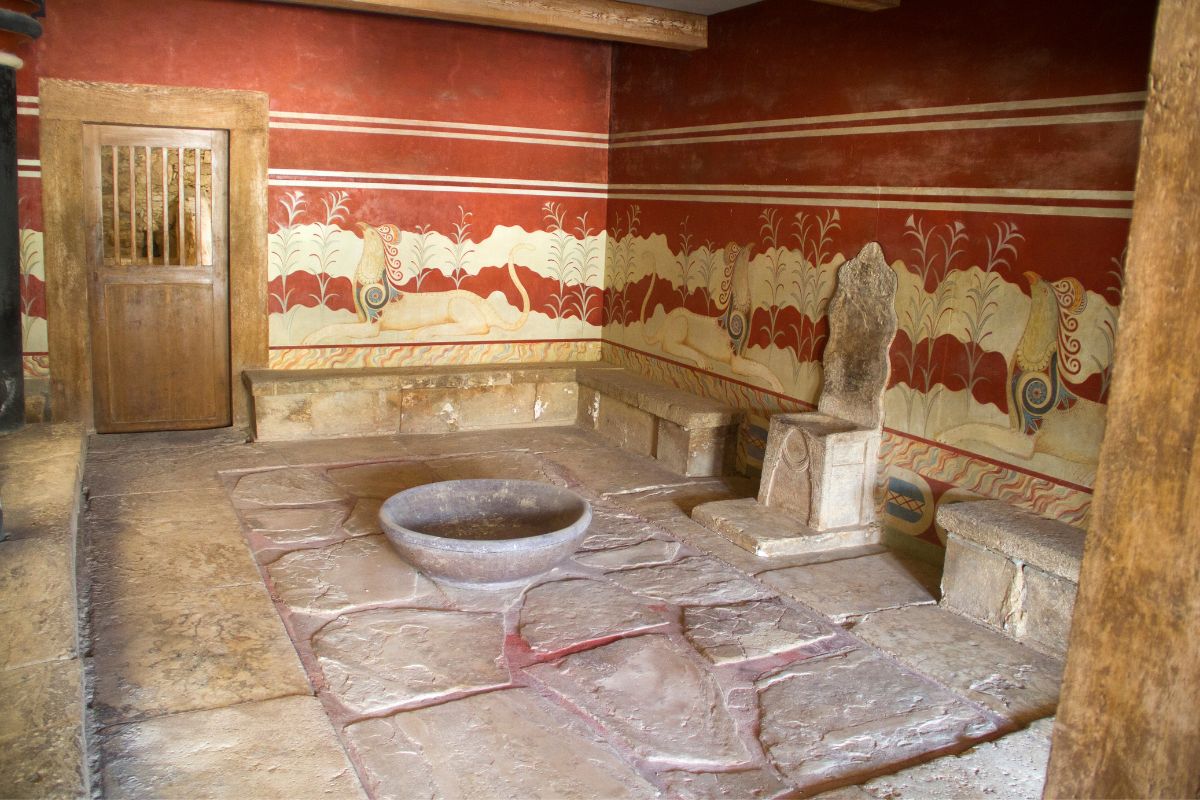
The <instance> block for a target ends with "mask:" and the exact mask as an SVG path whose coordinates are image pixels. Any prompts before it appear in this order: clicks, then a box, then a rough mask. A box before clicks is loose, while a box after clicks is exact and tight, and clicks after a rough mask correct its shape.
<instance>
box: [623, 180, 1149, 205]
mask: <svg viewBox="0 0 1200 800" xmlns="http://www.w3.org/2000/svg"><path fill="white" fill-rule="evenodd" d="M608 188H609V190H610V191H633V192H639V191H640V192H645V191H676V192H678V191H683V192H757V193H760V194H761V193H764V192H770V193H782V194H822V193H824V194H866V195H903V196H912V197H1014V198H1044V199H1047V200H1104V201H1109V202H1114V203H1117V202H1133V192H1121V191H1107V190H1100V189H1001V188H977V187H971V188H950V187H942V186H797V185H790V184H789V185H764V184H743V183H710V184H699V183H614V184H610V185H609V187H608Z"/></svg>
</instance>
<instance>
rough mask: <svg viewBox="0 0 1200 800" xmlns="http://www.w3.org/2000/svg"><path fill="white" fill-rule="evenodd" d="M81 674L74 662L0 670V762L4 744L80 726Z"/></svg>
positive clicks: (69, 660)
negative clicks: (35, 733) (37, 733)
mask: <svg viewBox="0 0 1200 800" xmlns="http://www.w3.org/2000/svg"><path fill="white" fill-rule="evenodd" d="M80 672H81V670H80V665H79V662H78V661H77V660H75V659H66V660H63V661H47V662H44V663H41V664H31V665H29V666H27V667H19V668H17V669H6V670H0V697H2V698H4V702H3V703H0V760H4V759H5V758H6V756H5V754H4V750H5V748H4V746H3V743H5V742H9V741H11V740H12V739H16V738H20V737H22V736H24V735H26V734H28V733H29V732H31V731H36V730H41V729H44V728H62V727H67V726H69V725H72V724H74V725H79V723H80V722H81V721H82V719H83V708H82V704H83V695H82V691H81V688H80V681H81V677H80ZM0 786H2V784H0Z"/></svg>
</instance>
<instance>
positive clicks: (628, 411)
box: [577, 366, 739, 477]
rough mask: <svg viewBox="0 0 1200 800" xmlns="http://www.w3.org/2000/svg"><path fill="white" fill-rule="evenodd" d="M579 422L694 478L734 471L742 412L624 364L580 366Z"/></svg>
mask: <svg viewBox="0 0 1200 800" xmlns="http://www.w3.org/2000/svg"><path fill="white" fill-rule="evenodd" d="M577 378H578V382H579V422H580V424H581V425H584V426H586V427H590V428H593V429H595V430H596V431H597V432H598V433H600V435H602V436H604V437H605V438H607V439H609V440H610V441H612V442H613V443H615V444H616V445H617V446H619V447H621V448H623V449H625V450H629V451H632V452H634V453H640V454H642V455H645V456H651V457H653V458H656V459H658V460H659V461H661V462H662V463H663V465H664V466H666V467H667V468H668V469H670V470H672V471H673V472H678V473H680V474H681V475H687V476H690V477H707V476H713V475H722V474H725V473H726V472H728V471H731V469H732V465H733V459H734V454H735V450H736V445H737V425H738V419H739V417H738V413H737V412H736V411H735V410H734V409H733V408H730V407H729V406H726V405H723V404H721V403H719V402H717V401H715V400H709V399H706V398H703V397H699V396H697V395H694V394H691V393H690V392H685V391H683V390H680V389H672V388H670V387H666V386H663V385H661V384H657V383H654V382H652V381H648V380H646V379H644V378H640V377H638V376H636V375H633V374H632V373H629V372H626V371H625V370H623V369H614V368H612V367H605V366H599V367H580V368H579V369H578V370H577Z"/></svg>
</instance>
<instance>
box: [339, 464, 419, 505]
mask: <svg viewBox="0 0 1200 800" xmlns="http://www.w3.org/2000/svg"><path fill="white" fill-rule="evenodd" d="M326 474H327V475H328V476H329V480H331V481H333V482H334V483H336V484H337V485H338V486H340V487H342V489H343V490H345V491H346V492H347V493H348V494H352V495H354V496H355V497H373V498H375V499H377V500H386V499H387V498H389V497H391V496H392V495H394V494H395V493H396V492H402V491H404V490H405V489H411V488H412V487H414V486H421V485H423V484H426V483H431V482H433V481H435V480H437V478H436V477H434V475H433V472H432V470H431V469H430V467H429V464H428V463H427V462H425V461H385V462H383V463H377V464H359V465H357V466H354V467H340V468H338V469H331V470H329V472H328V473H326Z"/></svg>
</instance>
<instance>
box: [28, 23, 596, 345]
mask: <svg viewBox="0 0 1200 800" xmlns="http://www.w3.org/2000/svg"><path fill="white" fill-rule="evenodd" d="M48 5H49V8H48V12H47V16H46V18H45V20H44V24H45V34H44V36H43V37H42V38H41V39H40V40H39V41H38V42H36V43H35V44H33V45H31V46H30V47H29V48H28V49H27V52H25V53H22V54H21V55H22V57H23V58H25V60H26V64H27V66H26V68H25V69H23V70H22V71H21V72H20V73H19V78H18V91H19V93H20V94H22V95H27V96H31V97H32V96H36V95H37V81H38V79H40V78H72V79H80V80H88V81H108V82H117V83H145V84H157V85H169V86H200V87H212V88H222V89H244V90H256V91H262V92H266V93H267V94H269V96H270V109H271V113H272V119H271V132H270V135H271V145H270V164H269V165H270V168H271V170H272V172H271V189H270V197H271V226H270V229H271V231H272V233H273V234H274V233H277V232H281V231H284V230H285V228H286V227H287V226H288V225H289V224H290V223H294V224H296V225H299V226H303V225H310V226H311V225H314V224H318V223H321V222H323V221H324V220H325V216H326V215H325V212H324V207H323V205H322V201H323V200H325V199H326V198H327V197H329V194H330V193H331V192H337V191H345V192H347V193H348V198H347V199H346V201H345V203H344V205H345V211H344V213H343V215H342V219H340V220H337V221H336V223H335V224H336V225H337V226H338V227H340V228H343V229H345V230H348V231H349V230H354V223H356V222H359V221H362V222H367V223H370V224H373V225H385V224H392V225H396V226H397V227H398V228H399V229H400V230H401V231H405V232H410V233H411V232H414V231H416V230H418V229H428V230H432V231H435V232H438V233H442V234H445V235H447V236H449V235H452V233H453V230H454V225H455V224H456V223H458V222H460V220H461V219H462V217H461V213H463V212H469V213H470V214H471V216H470V218H469V219H470V222H471V226H472V227H471V231H470V236H471V238H472V240H473V241H475V242H480V241H482V240H483V239H485V238H486V237H488V236H489V235H490V234H491V232H492V231H493V229H494V228H495V227H496V226H520V227H521V228H523V229H524V230H526V231H531V232H532V231H543V230H544V229H545V227H546V224H547V221H546V219H545V204H546V203H547V202H553V201H560V202H564V203H565V204H566V205H567V207H568V214H569V216H570V217H574V216H577V215H581V214H584V213H587V214H588V219H589V220H591V221H592V224H591V227H594V228H595V229H597V230H602V229H603V224H604V215H605V201H604V197H603V191H602V187H603V185H604V183H605V182H606V180H607V169H608V162H607V153H606V150H605V148H604V146H603V145H604V138H605V135H606V134H607V131H608V117H609V73H610V63H611V48H610V47H609V46H608V45H607V44H605V43H599V42H590V41H584V40H580V39H569V38H565V37H558V36H545V35H540V34H533V33H523V32H517V31H507V30H500V29H490V28H482V27H477V26H471V25H459V24H454V23H445V22H437V21H426V20H417V19H406V18H398V17H389V16H384V15H378V14H366V13H352V12H343V11H331V10H325V9H314V8H304V7H298V6H291V5H285V4H274V3H266V2H250V1H249V0H171V1H170V2H162V0H55V1H54V2H52V3H49V4H48ZM26 107H27V114H26V116H23V117H22V118H21V119H22V124H21V128H20V137H19V147H20V154H21V157H22V158H25V159H31V160H36V159H37V158H38V153H37V117H36V116H35V115H34V113H35V112H34V109H35V108H36V106H35V105H34V104H32V103H26ZM331 117H333V118H331ZM347 129H356V130H347ZM526 129H529V130H526ZM26 172H29V173H31V176H30V177H27V178H26V179H25V180H24V181H23V183H22V194H23V195H24V197H25V202H24V204H23V209H24V222H23V225H24V227H26V228H28V229H31V230H40V228H41V221H40V185H39V181H38V179H37V177H35V176H32V173H34V172H36V167H35V166H32V165H26ZM329 172H333V173H343V174H338V175H328V174H322V173H329ZM314 173H316V174H314ZM347 173H349V174H347ZM462 178H471V179H476V182H475V183H466V182H463V181H461V180H458V181H455V180H453V179H462ZM447 179H451V180H447ZM531 181H532V182H537V183H540V184H545V182H554V183H562V184H566V187H565V189H564V187H556V186H553V185H550V186H547V185H541V186H537V185H535V186H530V185H526V184H525V183H522V182H531ZM367 184H371V185H367ZM577 184H583V185H594V186H598V187H600V188H599V189H583V190H581V191H578V192H577V193H579V194H583V195H584V196H582V197H569V198H563V197H562V196H561V194H560V192H561V191H563V190H565V191H574V189H573V188H572V187H574V186H575V185H577ZM295 191H299V192H301V193H303V195H304V199H305V201H306V202H305V207H304V211H303V212H302V213H300V214H299V215H294V216H293V219H291V220H290V221H289V219H288V214H287V211H286V208H285V206H284V200H285V199H286V198H287V197H288V193H290V192H295ZM546 192H550V193H549V194H546ZM460 207H461V209H462V211H461V212H460ZM426 226H428V228H426ZM310 230H312V229H310V228H304V229H303V230H301V233H302V234H303V235H304V236H305V237H307V236H309V233H310ZM404 246H405V247H407V244H405V245H404ZM315 257H316V255H315V254H314V253H310V252H307V251H306V252H304V253H300V254H299V256H298V258H297V259H296V264H297V265H298V266H297V267H296V271H295V276H294V277H295V280H294V281H293V282H292V285H293V286H294V287H297V289H298V290H299V292H298V294H296V295H295V296H296V298H297V302H298V303H299V304H300V305H305V304H307V305H308V306H312V305H313V302H312V298H311V297H309V294H310V292H309V291H308V290H310V289H311V288H312V286H311V285H310V284H313V283H314V282H315V277H313V276H312V275H311V274H310V271H311V270H313V269H314V268H313V267H312V266H311V265H310V264H309V262H310V261H311V260H312V259H313V258H315ZM499 266H503V264H502V263H482V262H480V263H477V264H474V265H473V270H476V271H478V270H482V274H481V275H480V277H479V279H478V280H476V281H475V283H474V284H471V283H470V282H468V286H467V288H473V289H474V290H476V291H477V292H478V293H480V294H481V295H483V296H486V295H487V294H488V292H490V291H491V290H493V289H499V290H501V291H505V292H506V293H507V292H510V291H511V289H512V286H511V283H510V282H509V280H508V278H507V274H506V273H505V272H504V271H503V270H500V271H497V270H495V269H490V268H494V267H499ZM342 269H343V272H344V271H345V268H344V265H343V268H342ZM543 272H544V270H543ZM493 277H494V279H493ZM537 277H538V276H537V275H532V276H531V280H530V283H531V286H530V290H531V294H532V295H533V303H534V304H535V306H536V305H537V304H538V303H539V302H542V301H545V300H547V297H545V296H548V295H549V294H553V291H552V290H551V289H548V288H545V287H540V285H539V281H538V280H537ZM336 280H337V281H339V282H340V284H344V285H343V286H342V291H340V292H339V295H338V297H336V298H334V299H332V300H331V301H330V303H329V304H328V307H329V308H330V309H331V310H337V309H338V308H345V307H346V306H347V303H348V302H349V300H348V297H349V294H350V291H349V284H350V281H349V280H348V279H347V278H346V277H345V276H344V275H339V276H337V277H336ZM279 283H280V281H279V276H278V275H276V274H275V273H273V274H272V293H273V294H281V293H280V292H279V288H280V287H279ZM428 287H432V288H440V287H438V286H437V281H436V280H434V281H431V282H429V283H428ZM567 288H578V287H567ZM597 291H598V289H597ZM33 293H34V294H36V293H37V289H36V287H35V288H34V289H33ZM597 305H598V303H597ZM350 307H351V308H352V307H353V304H352V303H350ZM39 308H40V306H39ZM31 310H32V309H31ZM274 310H275V311H276V312H278V311H279V310H280V309H279V303H278V302H275V303H274ZM595 314H596V316H595V322H596V323H597V324H598V323H599V315H598V311H596V312H595ZM277 323H278V320H277V319H276V318H275V317H273V318H272V326H273V328H272V341H273V344H278V343H279V342H280V341H284V342H288V341H290V340H288V339H287V335H286V334H283V333H279V334H278V335H277V333H278V331H277V328H278V325H277ZM314 324H315V323H314ZM297 337H298V334H297ZM533 338H542V337H540V336H538V335H535V336H534V337H533Z"/></svg>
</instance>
